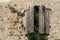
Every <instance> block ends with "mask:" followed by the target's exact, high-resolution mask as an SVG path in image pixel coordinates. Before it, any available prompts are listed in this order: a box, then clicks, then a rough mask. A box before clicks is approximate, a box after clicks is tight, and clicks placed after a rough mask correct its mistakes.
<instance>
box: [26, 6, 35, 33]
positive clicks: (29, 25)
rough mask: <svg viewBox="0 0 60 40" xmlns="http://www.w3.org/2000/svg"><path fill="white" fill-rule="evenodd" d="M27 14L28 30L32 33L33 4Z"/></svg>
mask: <svg viewBox="0 0 60 40" xmlns="http://www.w3.org/2000/svg"><path fill="white" fill-rule="evenodd" d="M25 14H26V27H27V31H28V32H30V33H31V32H33V31H34V6H32V5H31V6H30V9H29V10H28V11H27V12H26V13H25Z"/></svg>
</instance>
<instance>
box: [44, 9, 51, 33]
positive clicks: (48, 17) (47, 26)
mask: <svg viewBox="0 0 60 40" xmlns="http://www.w3.org/2000/svg"><path fill="white" fill-rule="evenodd" d="M49 14H50V13H49V10H45V24H46V34H49V33H50V16H49Z"/></svg>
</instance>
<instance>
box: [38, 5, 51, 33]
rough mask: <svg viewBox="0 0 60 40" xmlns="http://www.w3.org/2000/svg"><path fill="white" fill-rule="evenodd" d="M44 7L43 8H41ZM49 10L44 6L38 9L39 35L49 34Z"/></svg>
mask: <svg viewBox="0 0 60 40" xmlns="http://www.w3.org/2000/svg"><path fill="white" fill-rule="evenodd" d="M43 7H44V8H43ZM49 14H50V9H49V8H46V7H45V6H40V8H39V33H40V34H44V33H46V34H49V32H50V16H49Z"/></svg>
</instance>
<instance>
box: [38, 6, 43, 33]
mask: <svg viewBox="0 0 60 40" xmlns="http://www.w3.org/2000/svg"><path fill="white" fill-rule="evenodd" d="M39 33H40V34H44V14H43V11H42V6H40V8H39Z"/></svg>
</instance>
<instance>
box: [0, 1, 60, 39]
mask: <svg viewBox="0 0 60 40" xmlns="http://www.w3.org/2000/svg"><path fill="white" fill-rule="evenodd" d="M32 4H33V5H45V6H47V7H49V8H51V9H52V12H51V13H50V25H51V29H50V36H49V40H57V39H60V36H59V35H60V0H11V1H10V2H8V3H3V2H2V3H0V40H19V38H18V36H17V35H18V33H19V24H16V25H14V24H15V21H16V17H17V14H16V13H15V14H14V13H12V12H11V11H10V9H9V8H8V6H9V5H11V6H12V7H14V8H15V9H17V10H18V11H22V12H23V10H25V9H27V8H28V6H29V5H32ZM22 31H23V30H22ZM23 32H25V31H23ZM21 37H22V38H21V40H25V39H26V37H25V35H24V36H21Z"/></svg>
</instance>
